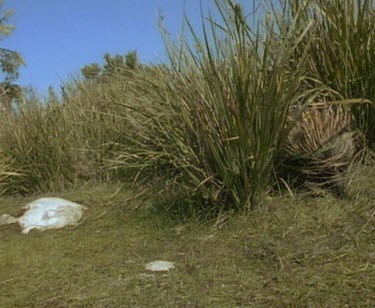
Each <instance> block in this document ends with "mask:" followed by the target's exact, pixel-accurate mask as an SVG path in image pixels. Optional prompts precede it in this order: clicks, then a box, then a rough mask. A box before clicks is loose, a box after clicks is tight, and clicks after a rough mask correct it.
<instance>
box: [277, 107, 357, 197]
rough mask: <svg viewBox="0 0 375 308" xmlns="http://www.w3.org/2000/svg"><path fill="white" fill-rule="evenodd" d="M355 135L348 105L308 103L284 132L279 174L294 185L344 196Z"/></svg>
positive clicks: (353, 153)
mask: <svg viewBox="0 0 375 308" xmlns="http://www.w3.org/2000/svg"><path fill="white" fill-rule="evenodd" d="M294 111H297V112H298V110H294ZM357 137H358V134H357V133H356V131H355V130H354V128H353V116H352V114H351V112H350V109H349V108H348V107H346V106H341V105H332V104H329V103H318V104H313V105H311V106H309V107H308V108H306V109H305V110H304V111H303V113H302V115H301V118H300V119H299V120H298V121H297V122H296V124H295V126H294V127H293V129H292V130H291V131H290V133H289V135H288V139H287V142H286V146H285V147H284V149H283V151H282V154H281V157H282V162H283V163H282V167H281V176H282V177H283V178H285V179H287V181H288V182H289V183H290V184H292V186H293V187H295V188H308V187H309V186H311V184H314V186H318V187H319V188H322V189H327V190H329V191H331V192H333V193H334V194H335V195H337V196H339V197H345V196H346V187H345V186H346V185H345V179H346V177H345V174H346V172H347V170H348V168H349V166H350V164H351V162H352V160H353V158H354V155H355V152H356V146H355V143H356V138H357Z"/></svg>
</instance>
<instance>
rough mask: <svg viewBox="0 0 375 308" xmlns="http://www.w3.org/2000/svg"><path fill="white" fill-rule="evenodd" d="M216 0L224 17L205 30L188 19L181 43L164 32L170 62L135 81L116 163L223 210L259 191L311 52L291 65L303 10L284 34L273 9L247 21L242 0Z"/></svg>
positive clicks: (265, 185) (247, 202) (251, 201)
mask: <svg viewBox="0 0 375 308" xmlns="http://www.w3.org/2000/svg"><path fill="white" fill-rule="evenodd" d="M215 4H216V8H217V11H216V16H218V17H217V18H216V19H214V17H213V13H212V14H211V13H210V14H208V18H207V20H206V21H204V20H203V21H202V33H203V34H202V37H200V36H199V35H198V34H197V32H196V31H195V30H194V29H193V27H192V26H191V25H190V23H189V21H187V26H188V29H189V32H188V33H189V34H190V36H188V35H186V36H185V37H184V38H182V40H181V41H182V43H181V44H177V43H168V39H166V42H167V51H168V54H169V59H170V63H169V65H166V66H165V67H164V68H163V67H160V68H158V69H156V70H155V72H154V74H153V75H148V76H145V77H144V78H137V79H135V82H134V85H133V89H134V90H135V91H136V92H137V93H139V97H138V98H137V100H136V101H134V102H132V104H130V105H124V107H126V108H128V109H129V110H132V116H130V117H129V118H128V120H129V122H130V123H132V130H131V131H132V133H131V135H129V136H128V137H127V140H128V141H127V148H126V149H124V150H123V151H122V152H121V153H120V154H119V155H118V156H117V159H116V160H113V161H111V164H112V167H115V168H118V167H121V166H122V167H125V168H128V169H134V170H135V171H136V172H137V177H136V180H141V181H142V180H143V181H146V180H148V179H150V178H152V177H155V176H157V177H162V179H163V181H165V182H164V183H165V185H164V187H165V189H166V190H168V189H170V190H179V191H181V193H182V194H186V196H188V198H189V200H191V201H192V202H197V203H198V204H199V205H201V206H203V207H204V208H205V209H206V210H209V211H211V210H212V211H214V212H218V211H222V210H228V209H231V210H239V209H244V208H249V207H252V206H254V205H255V204H257V203H258V202H259V201H260V200H261V199H262V197H263V196H264V194H265V193H266V192H267V190H268V189H269V187H270V185H272V184H273V183H272V181H273V168H274V167H275V164H276V157H277V156H278V154H279V152H280V150H281V148H282V146H283V144H284V142H285V140H286V137H287V134H288V132H289V130H290V125H287V116H288V113H289V109H290V107H291V106H293V105H295V104H299V103H300V102H301V100H307V97H308V95H309V93H308V92H302V91H301V90H300V88H301V83H302V81H303V76H304V71H303V67H304V62H305V57H304V56H303V55H302V56H301V57H300V58H299V59H298V61H297V63H296V66H295V67H294V69H293V71H292V70H290V69H289V63H290V61H291V60H292V57H293V54H294V53H295V49H296V47H297V46H298V45H299V42H300V41H301V40H302V39H303V36H304V34H305V32H306V31H307V29H306V28H304V29H301V28H299V26H298V25H299V24H301V22H299V19H300V18H301V17H303V11H302V10H301V11H300V12H299V13H298V14H297V15H296V16H295V17H294V19H293V21H292V22H291V24H290V25H291V27H289V30H288V31H287V32H286V33H285V35H286V36H285V39H283V40H281V39H280V36H279V34H280V31H281V29H280V25H279V24H278V23H277V22H275V19H274V18H273V17H272V16H271V15H270V14H268V13H267V14H265V16H264V18H263V19H262V18H261V19H260V20H259V21H258V24H257V26H254V27H251V25H250V21H249V20H248V18H247V17H246V14H245V12H244V9H243V8H242V7H241V6H240V5H239V4H237V3H235V2H234V1H231V0H217V1H215ZM285 22H286V21H285ZM304 27H305V25H304ZM188 37H190V38H191V40H190V42H188ZM292 122H293V121H292ZM289 124H291V123H289Z"/></svg>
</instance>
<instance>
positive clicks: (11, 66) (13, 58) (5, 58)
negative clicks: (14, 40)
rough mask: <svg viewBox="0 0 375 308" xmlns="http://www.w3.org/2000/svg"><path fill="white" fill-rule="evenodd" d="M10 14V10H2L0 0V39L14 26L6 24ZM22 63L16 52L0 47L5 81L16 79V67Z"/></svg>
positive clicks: (9, 32)
mask: <svg viewBox="0 0 375 308" xmlns="http://www.w3.org/2000/svg"><path fill="white" fill-rule="evenodd" d="M12 14H13V11H12V10H6V11H4V10H3V0H0V40H3V39H4V37H6V36H8V35H10V34H11V33H12V31H13V30H14V26H12V25H8V24H6V23H7V21H8V19H9V17H10V16H11V15H12ZM23 64H24V61H23V59H22V57H21V55H20V54H19V53H18V52H16V51H13V50H9V49H6V48H1V47H0V69H1V71H2V72H3V74H4V75H5V80H4V81H5V82H8V83H10V82H13V81H14V80H16V79H17V78H18V69H19V67H20V66H21V65H23Z"/></svg>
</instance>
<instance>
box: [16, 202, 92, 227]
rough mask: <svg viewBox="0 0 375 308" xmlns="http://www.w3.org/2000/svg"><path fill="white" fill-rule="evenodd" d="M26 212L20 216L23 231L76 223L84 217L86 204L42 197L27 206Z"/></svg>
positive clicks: (19, 220)
mask: <svg viewBox="0 0 375 308" xmlns="http://www.w3.org/2000/svg"><path fill="white" fill-rule="evenodd" d="M24 209H26V212H25V213H24V214H23V216H21V217H19V218H18V223H19V224H20V226H21V227H22V229H23V230H22V233H23V234H28V233H29V232H30V230H32V229H39V230H46V229H58V228H61V227H64V226H66V225H71V224H76V223H77V222H78V221H79V220H80V219H81V217H82V210H84V209H86V207H85V206H83V205H81V204H78V203H74V202H71V201H69V200H65V199H61V198H41V199H37V200H35V201H33V202H31V203H29V204H27V205H26V206H24Z"/></svg>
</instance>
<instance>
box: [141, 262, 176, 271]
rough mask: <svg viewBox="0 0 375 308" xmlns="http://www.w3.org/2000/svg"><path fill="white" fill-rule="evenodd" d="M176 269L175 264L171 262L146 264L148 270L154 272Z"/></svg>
mask: <svg viewBox="0 0 375 308" xmlns="http://www.w3.org/2000/svg"><path fill="white" fill-rule="evenodd" d="M173 268H175V266H174V262H169V261H160V260H158V261H153V262H150V263H147V264H146V269H147V270H149V271H152V272H165V271H169V270H171V269H173Z"/></svg>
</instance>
